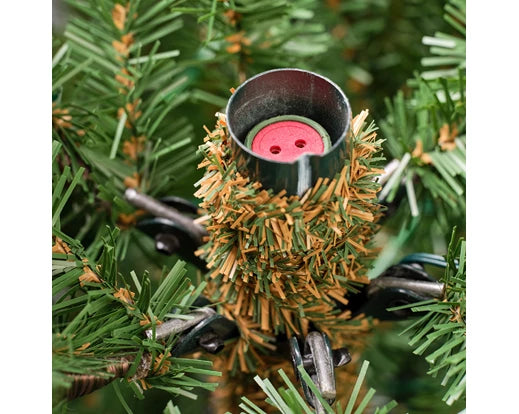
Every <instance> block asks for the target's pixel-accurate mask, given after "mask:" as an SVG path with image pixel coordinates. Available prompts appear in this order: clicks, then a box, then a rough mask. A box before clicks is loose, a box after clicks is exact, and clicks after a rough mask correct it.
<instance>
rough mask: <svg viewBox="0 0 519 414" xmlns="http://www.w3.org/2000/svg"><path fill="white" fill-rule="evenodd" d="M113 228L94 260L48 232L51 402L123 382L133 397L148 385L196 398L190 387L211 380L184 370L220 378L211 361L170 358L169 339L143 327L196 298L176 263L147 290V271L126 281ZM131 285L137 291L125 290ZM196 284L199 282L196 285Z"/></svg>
mask: <svg viewBox="0 0 519 414" xmlns="http://www.w3.org/2000/svg"><path fill="white" fill-rule="evenodd" d="M117 233H118V231H117V230H114V231H108V233H107V235H106V237H105V238H104V240H103V243H104V246H103V250H102V254H101V257H100V258H99V260H98V261H97V262H92V261H90V260H89V259H88V258H87V257H85V256H84V249H83V248H82V246H81V245H80V243H79V242H78V241H77V240H73V239H71V238H69V237H67V236H65V235H64V234H62V233H61V232H59V231H58V230H55V236H54V245H53V249H52V250H53V283H52V290H53V295H54V296H53V387H54V392H55V403H56V404H59V403H61V404H63V401H64V400H65V399H74V398H77V397H79V396H82V395H84V394H87V393H89V392H91V391H94V390H95V389H97V388H99V387H102V386H104V385H106V384H108V383H110V382H111V381H113V380H114V379H117V378H125V379H127V381H125V383H126V384H128V385H130V386H131V387H132V388H133V390H134V391H135V392H136V393H137V394H138V395H139V394H140V393H142V390H146V389H149V388H151V387H154V388H158V389H163V390H165V391H168V392H170V393H173V394H178V395H184V396H188V397H191V398H196V394H193V393H191V392H190V391H191V390H192V389H193V388H195V387H201V388H205V389H209V390H213V389H214V388H215V386H216V384H214V383H205V382H203V381H200V380H197V379H194V378H191V377H189V376H188V374H189V373H197V374H206V375H220V373H219V372H216V371H212V370H211V369H210V367H211V362H209V361H203V360H190V359H184V358H178V357H174V356H171V349H172V346H173V345H174V343H175V336H171V337H169V338H167V339H166V340H155V339H154V336H152V337H151V338H149V337H148V336H147V335H144V332H145V331H146V330H149V329H151V330H152V332H154V330H155V327H156V326H157V325H159V324H161V323H162V322H164V321H166V320H168V319H171V318H179V317H185V316H184V315H185V314H186V313H189V310H190V309H191V305H192V304H193V302H194V300H195V299H196V298H197V297H198V295H199V292H200V289H195V288H194V287H193V286H192V285H191V284H190V283H189V281H188V280H187V279H186V278H185V276H184V274H185V269H184V263H183V262H181V261H179V262H177V264H176V265H175V266H174V267H173V269H171V271H170V272H169V273H168V274H167V275H166V277H165V278H164V280H163V281H162V283H161V285H160V287H159V289H158V290H157V291H156V292H155V293H154V294H152V293H151V281H150V279H149V277H148V275H147V274H144V275H143V276H142V278H141V279H140V280H139V279H138V278H137V276H136V274H135V273H132V274H131V278H132V283H129V281H127V280H125V279H124V278H123V277H122V276H121V274H120V273H119V272H118V269H117V260H116V257H115V240H116V238H117ZM131 285H135V286H136V291H132V288H131ZM202 287H203V285H202Z"/></svg>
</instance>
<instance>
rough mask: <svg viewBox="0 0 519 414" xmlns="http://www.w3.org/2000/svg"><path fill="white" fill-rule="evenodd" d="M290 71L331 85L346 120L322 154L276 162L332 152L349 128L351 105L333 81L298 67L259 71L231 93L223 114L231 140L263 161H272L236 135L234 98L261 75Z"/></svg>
mask: <svg viewBox="0 0 519 414" xmlns="http://www.w3.org/2000/svg"><path fill="white" fill-rule="evenodd" d="M290 71H293V72H299V73H304V74H309V75H310V76H313V77H316V78H318V79H320V80H321V81H324V82H326V83H328V84H329V85H331V86H332V87H333V88H334V89H335V92H336V93H337V94H338V95H339V96H340V97H341V99H342V100H343V102H344V106H345V109H346V113H345V115H346V122H345V124H344V128H343V129H342V131H341V132H340V134H339V136H338V137H337V138H336V139H335V140H334V139H333V138H332V140H331V141H332V145H331V146H330V147H329V148H328V149H327V150H325V151H324V152H323V153H322V154H309V153H305V154H302V155H301V156H300V157H299V158H297V159H296V160H294V161H291V162H286V161H276V163H279V164H288V165H292V164H296V163H297V162H298V161H299V160H300V159H301V158H304V157H318V158H322V157H325V156H326V155H327V154H329V153H330V152H333V151H334V150H335V149H336V148H338V147H339V146H341V144H342V143H343V142H344V141H345V140H346V136H347V133H348V130H349V128H350V123H351V107H350V104H349V101H348V98H347V97H346V95H345V94H344V92H343V91H342V89H341V88H340V87H339V86H338V85H337V84H336V83H335V82H333V81H331V80H330V79H328V78H326V77H325V76H322V75H319V74H317V73H315V72H311V71H307V70H303V69H298V68H283V69H272V70H268V71H266V72H262V73H259V74H257V75H255V76H253V77H252V78H250V79H247V80H246V81H245V82H243V83H242V84H241V85H240V86H239V87H238V88H237V89H236V90H235V91H234V93H233V94H232V95H231V97H230V99H229V101H228V102H227V106H226V108H225V115H226V120H227V130H228V131H229V134H230V136H231V138H232V140H233V141H234V143H235V144H236V145H238V146H239V147H240V148H241V149H242V150H243V151H245V152H246V153H248V154H250V155H251V156H253V157H256V158H258V159H261V160H264V161H267V162H272V160H271V159H269V158H267V157H264V156H262V155H260V154H257V153H255V152H253V151H252V150H251V149H250V148H248V147H247V145H246V144H245V138H242V139H240V138H239V137H238V134H236V131H235V129H234V127H233V118H232V112H233V110H235V108H234V105H235V100H236V99H237V98H236V97H237V96H239V94H240V92H241V91H242V90H244V89H245V88H247V87H248V86H249V85H250V84H252V83H254V82H257V81H258V80H259V79H261V78H262V77H265V76H268V75H271V74H275V73H278V72H290ZM278 115H286V114H278ZM292 115H298V114H292ZM262 121H264V120H260V121H259V122H262ZM316 122H317V121H316ZM318 123H319V122H318ZM319 124H321V123H319ZM324 129H325V130H326V128H324ZM326 132H327V133H328V135H330V137H331V134H330V132H329V131H328V130H327V131H326ZM242 141H243V142H242Z"/></svg>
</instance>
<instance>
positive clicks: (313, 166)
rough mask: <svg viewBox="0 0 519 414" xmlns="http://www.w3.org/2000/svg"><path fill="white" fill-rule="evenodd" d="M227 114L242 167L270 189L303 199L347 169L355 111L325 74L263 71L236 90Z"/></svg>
mask: <svg viewBox="0 0 519 414" xmlns="http://www.w3.org/2000/svg"><path fill="white" fill-rule="evenodd" d="M226 116H227V127H228V130H229V133H230V136H231V138H232V139H231V142H232V146H233V151H234V152H235V155H236V159H237V165H238V167H239V168H240V169H244V170H246V171H248V173H249V176H250V177H251V179H252V180H255V181H259V182H261V183H262V184H263V186H264V187H265V188H271V189H272V190H274V191H275V192H278V191H281V190H286V191H287V193H288V194H297V195H300V196H301V195H303V194H304V192H305V191H306V190H308V189H309V188H310V187H311V186H312V185H313V184H315V181H316V180H317V178H319V177H330V178H331V177H333V176H334V175H335V174H336V173H338V172H339V171H340V170H341V169H342V168H343V167H344V161H345V159H346V157H347V155H348V142H347V133H348V129H349V127H350V120H351V109H350V105H349V103H348V99H347V98H346V95H345V94H344V92H342V90H341V89H340V88H339V87H338V86H337V85H336V84H335V83H333V82H332V81H330V80H329V79H326V78H325V77H323V76H321V75H318V74H316V73H312V72H308V71H305V70H300V69H275V70H271V71H268V72H263V73H260V74H259V75H256V76H254V77H253V78H251V79H249V80H247V81H246V82H244V83H243V84H242V85H240V87H239V88H238V89H236V91H235V92H234V94H233V95H232V96H231V99H230V100H229V102H228V104H227V109H226Z"/></svg>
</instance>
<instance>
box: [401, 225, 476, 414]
mask: <svg viewBox="0 0 519 414" xmlns="http://www.w3.org/2000/svg"><path fill="white" fill-rule="evenodd" d="M465 255H466V243H465V241H464V240H458V241H456V237H455V231H454V232H453V233H452V238H451V242H450V244H449V250H448V252H447V257H446V259H447V268H446V269H445V274H444V276H443V278H442V279H441V281H442V282H444V283H445V285H446V293H445V300H443V301H441V302H437V301H429V302H424V303H417V304H415V305H414V306H413V307H411V309H412V310H413V312H426V313H425V315H423V316H422V317H420V318H419V319H418V320H417V321H416V322H415V323H413V324H412V325H410V326H409V327H408V328H406V329H405V330H404V331H403V332H402V333H405V332H408V331H411V332H412V336H411V340H410V341H409V345H411V346H412V347H413V348H415V350H414V351H413V352H414V353H415V354H417V355H424V354H425V353H426V352H428V353H427V354H426V355H425V360H426V361H427V362H428V363H429V364H430V369H429V371H428V374H431V375H433V376H437V375H440V374H441V375H443V379H442V385H444V386H445V387H447V391H446V392H445V395H444V397H443V401H445V402H446V403H447V404H448V405H452V404H453V403H454V402H455V401H456V400H458V399H459V398H462V397H463V398H464V397H465V382H466V371H467V367H466V335H467V325H466V304H467V302H466V267H465V264H466V261H465V259H466V257H465Z"/></svg>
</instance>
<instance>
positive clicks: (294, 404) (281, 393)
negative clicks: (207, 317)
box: [240, 361, 397, 414]
mask: <svg viewBox="0 0 519 414" xmlns="http://www.w3.org/2000/svg"><path fill="white" fill-rule="evenodd" d="M368 366H369V362H368V361H364V362H363V364H362V367H361V370H360V373H359V375H358V377H357V381H356V383H355V385H354V387H353V389H352V391H351V394H350V398H349V400H348V402H347V404H346V407H345V408H344V409H343V408H342V405H341V404H340V402H339V403H337V404H335V407H333V408H332V407H331V406H330V404H328V402H327V401H326V400H325V399H324V398H323V397H322V395H321V393H320V392H319V390H318V389H317V387H316V386H315V384H314V383H313V382H312V379H311V378H310V376H309V375H308V374H307V373H306V371H305V370H304V368H303V367H302V366H299V367H298V370H299V372H300V373H301V377H302V380H303V381H304V382H305V383H306V384H307V385H308V387H309V388H310V389H311V390H312V392H313V393H314V395H316V397H317V398H318V399H319V401H320V402H321V404H322V406H323V408H324V410H325V412H326V413H327V414H351V413H353V412H354V411H353V410H354V409H355V414H362V413H365V412H375V413H377V414H386V413H389V412H390V411H391V410H392V409H393V408H395V407H396V406H397V403H396V402H395V401H391V402H389V403H387V404H385V405H384V406H383V407H373V404H372V403H371V401H372V399H373V396H374V395H375V390H374V389H373V388H370V389H369V391H368V392H367V393H366V394H365V395H364V397H363V398H362V400H360V401H359V391H360V388H361V385H362V383H363V381H364V378H365V376H366V372H367V369H368ZM278 374H279V376H280V377H281V378H282V380H283V382H284V384H285V385H286V387H285V386H283V387H279V388H278V389H276V388H275V387H274V386H273V385H272V383H271V381H270V379H268V378H263V379H262V378H260V377H259V376H256V377H255V378H254V379H255V381H256V382H257V383H258V385H259V386H260V388H261V389H262V390H263V391H264V392H265V394H266V395H267V398H266V399H265V401H266V402H267V403H268V404H269V405H271V406H273V407H275V408H276V409H277V410H278V411H277V412H279V413H282V414H299V413H307V414H311V413H313V412H315V410H314V408H313V407H311V406H310V405H309V404H308V402H306V401H305V400H304V399H303V397H302V396H301V395H300V394H299V391H298V388H299V387H298V386H297V385H295V384H294V383H293V382H292V381H291V380H290V379H289V378H288V376H287V375H286V374H285V372H284V371H283V370H282V369H280V370H279V371H278ZM242 401H243V402H242V403H241V404H240V408H241V409H242V410H243V411H242V413H245V414H257V413H265V411H263V410H262V409H261V408H260V407H258V405H257V404H255V403H253V402H252V401H250V400H249V399H248V398H246V397H242ZM366 410H369V411H366Z"/></svg>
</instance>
